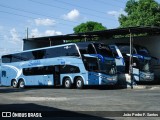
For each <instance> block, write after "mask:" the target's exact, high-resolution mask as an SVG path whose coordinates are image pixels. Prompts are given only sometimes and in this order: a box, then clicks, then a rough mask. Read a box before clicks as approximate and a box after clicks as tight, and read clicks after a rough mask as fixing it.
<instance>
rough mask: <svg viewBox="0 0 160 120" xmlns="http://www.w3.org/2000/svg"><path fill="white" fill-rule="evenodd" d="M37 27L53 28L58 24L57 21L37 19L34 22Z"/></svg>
mask: <svg viewBox="0 0 160 120" xmlns="http://www.w3.org/2000/svg"><path fill="white" fill-rule="evenodd" d="M34 21H35V23H36V25H37V26H53V25H55V24H56V21H55V20H53V19H48V18H47V19H43V18H37V19H35V20H34Z"/></svg>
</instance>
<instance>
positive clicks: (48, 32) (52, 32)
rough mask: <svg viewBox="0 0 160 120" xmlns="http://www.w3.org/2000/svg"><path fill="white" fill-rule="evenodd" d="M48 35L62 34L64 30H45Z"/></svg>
mask: <svg viewBox="0 0 160 120" xmlns="http://www.w3.org/2000/svg"><path fill="white" fill-rule="evenodd" d="M45 35H46V36H53V35H62V32H60V31H55V30H46V31H45Z"/></svg>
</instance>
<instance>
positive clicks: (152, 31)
mask: <svg viewBox="0 0 160 120" xmlns="http://www.w3.org/2000/svg"><path fill="white" fill-rule="evenodd" d="M130 33H131V34H137V35H138V34H145V33H147V34H148V35H156V34H160V27H128V28H116V29H108V30H101V31H92V32H84V33H78V34H75V33H73V34H66V35H57V36H47V37H37V38H29V39H23V40H32V41H35V40H36V41H37V40H40V41H41V40H43V41H44V40H46V41H48V40H51V41H52V40H73V39H82V38H92V37H113V36H115V35H128V34H130Z"/></svg>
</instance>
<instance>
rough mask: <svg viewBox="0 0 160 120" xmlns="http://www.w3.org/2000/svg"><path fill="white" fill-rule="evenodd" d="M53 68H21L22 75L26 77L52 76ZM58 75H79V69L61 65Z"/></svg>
mask: <svg viewBox="0 0 160 120" xmlns="http://www.w3.org/2000/svg"><path fill="white" fill-rule="evenodd" d="M54 70H55V67H54V66H43V67H32V68H23V74H24V75H26V76H30V75H47V74H54ZM60 73H61V74H65V73H80V70H79V67H76V66H73V65H61V66H60Z"/></svg>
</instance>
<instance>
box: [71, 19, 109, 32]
mask: <svg viewBox="0 0 160 120" xmlns="http://www.w3.org/2000/svg"><path fill="white" fill-rule="evenodd" d="M73 30H74V33H82V32H90V31H98V30H106V27H104V26H103V25H102V24H101V23H98V22H93V21H88V22H86V23H81V24H80V25H78V26H76V27H74V28H73Z"/></svg>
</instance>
